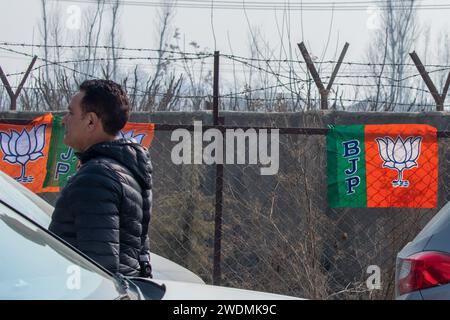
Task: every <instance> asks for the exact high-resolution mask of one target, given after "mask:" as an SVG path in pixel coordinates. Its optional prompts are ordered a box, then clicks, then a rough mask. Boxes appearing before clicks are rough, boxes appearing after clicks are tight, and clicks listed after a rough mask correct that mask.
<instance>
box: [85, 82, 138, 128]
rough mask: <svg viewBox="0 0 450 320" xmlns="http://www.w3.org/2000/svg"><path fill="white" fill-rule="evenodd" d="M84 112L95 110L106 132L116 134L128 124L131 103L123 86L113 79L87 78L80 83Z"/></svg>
mask: <svg viewBox="0 0 450 320" xmlns="http://www.w3.org/2000/svg"><path fill="white" fill-rule="evenodd" d="M80 91H83V92H84V97H83V99H82V100H81V108H82V111H83V113H87V112H94V113H95V114H97V116H98V117H99V118H100V119H101V121H102V125H103V129H104V130H105V132H106V133H108V134H111V135H116V134H117V133H118V132H119V131H120V130H121V129H122V128H123V127H124V126H125V124H126V122H127V121H128V117H129V110H130V103H129V101H128V97H127V94H126V92H125V91H124V90H123V89H122V87H121V86H120V85H119V84H117V83H115V82H114V81H111V80H101V79H95V80H86V81H84V82H83V83H82V84H81V85H80Z"/></svg>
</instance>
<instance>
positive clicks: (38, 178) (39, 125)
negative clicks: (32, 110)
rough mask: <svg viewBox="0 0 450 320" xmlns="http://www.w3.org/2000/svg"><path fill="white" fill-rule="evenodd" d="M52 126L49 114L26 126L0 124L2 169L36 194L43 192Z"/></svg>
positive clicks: (0, 167)
mask: <svg viewBox="0 0 450 320" xmlns="http://www.w3.org/2000/svg"><path fill="white" fill-rule="evenodd" d="M51 125H52V115H51V114H50V113H49V114H46V115H43V116H41V117H39V118H36V119H34V120H33V121H31V122H30V123H29V124H27V125H12V124H0V145H1V150H0V155H1V158H0V160H1V161H0V169H1V170H2V171H3V172H5V173H6V174H8V175H10V176H11V177H13V178H15V179H16V180H17V181H18V182H20V183H22V184H23V185H24V186H26V187H28V188H29V189H30V190H32V191H34V192H42V185H43V182H44V179H45V165H46V163H47V154H48V150H49V145H50V138H51V129H52V127H51ZM48 191H57V190H55V189H53V190H52V189H51V188H50V189H49V190H48Z"/></svg>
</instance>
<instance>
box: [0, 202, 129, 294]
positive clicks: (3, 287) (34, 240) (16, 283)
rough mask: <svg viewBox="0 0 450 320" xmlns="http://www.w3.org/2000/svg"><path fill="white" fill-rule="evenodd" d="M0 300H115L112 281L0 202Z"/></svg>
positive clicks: (97, 268) (114, 282)
mask: <svg viewBox="0 0 450 320" xmlns="http://www.w3.org/2000/svg"><path fill="white" fill-rule="evenodd" d="M0 237H1V239H2V241H0V299H1V300H7V299H14V300H17V299H27V300H28V299H30V300H34V299H39V300H41V299H43V300H46V299H58V300H59V299H105V300H109V299H115V298H118V297H119V295H120V292H119V290H118V288H117V287H116V286H117V282H116V281H115V280H114V278H113V277H112V276H111V275H109V274H108V273H106V272H105V271H103V270H102V269H101V268H99V267H97V266H96V265H95V264H93V263H91V262H90V261H89V260H87V259H85V258H84V257H83V256H81V255H78V254H77V253H76V252H75V251H73V250H71V249H70V248H68V247H67V246H66V245H65V244H64V243H62V242H61V241H59V240H57V239H56V238H54V237H53V236H52V235H50V234H48V233H47V232H45V231H44V230H42V229H41V228H39V227H38V226H37V225H35V224H34V223H32V222H30V221H28V220H27V219H25V218H24V217H22V216H21V215H19V214H17V213H16V212H14V211H13V210H11V209H10V208H8V207H7V206H5V205H4V204H3V203H1V202H0Z"/></svg>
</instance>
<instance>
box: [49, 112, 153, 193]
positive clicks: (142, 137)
mask: <svg viewBox="0 0 450 320" xmlns="http://www.w3.org/2000/svg"><path fill="white" fill-rule="evenodd" d="M62 118H63V117H62V116H60V115H55V116H54V117H53V130H52V138H51V145H50V151H49V153H48V161H47V167H46V169H47V174H46V177H45V181H44V185H43V187H44V188H43V191H45V192H46V191H50V190H52V188H58V190H59V187H63V186H65V185H66V183H67V180H68V179H69V178H70V177H71V176H72V175H73V174H74V173H75V171H76V169H77V166H78V158H77V157H76V155H75V151H74V150H73V149H72V148H70V147H69V146H66V145H65V144H64V142H63V141H64V126H63V125H62V123H61V121H62ZM154 129H155V125H154V124H153V123H134V122H128V123H127V124H126V125H125V127H124V128H123V129H122V130H121V131H119V134H118V136H117V137H118V138H127V139H132V140H134V141H136V142H137V143H139V144H141V145H143V146H144V147H147V148H148V147H150V145H151V143H152V140H153V136H154Z"/></svg>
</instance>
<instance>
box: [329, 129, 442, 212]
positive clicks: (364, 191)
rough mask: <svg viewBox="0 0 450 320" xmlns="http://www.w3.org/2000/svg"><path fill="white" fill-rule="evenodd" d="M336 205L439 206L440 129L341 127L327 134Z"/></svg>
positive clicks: (331, 191)
mask: <svg viewBox="0 0 450 320" xmlns="http://www.w3.org/2000/svg"><path fill="white" fill-rule="evenodd" d="M327 161H328V163H327V174H328V203H329V206H330V207H331V208H342V207H350V208H364V207H369V208H375V207H405V208H435V207H436V205H437V192H438V144H437V131H436V128H434V127H432V126H429V125H422V124H420V125H419V124H417V125H416V124H389V125H349V126H335V127H333V128H331V129H330V130H329V132H328V134H327Z"/></svg>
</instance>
